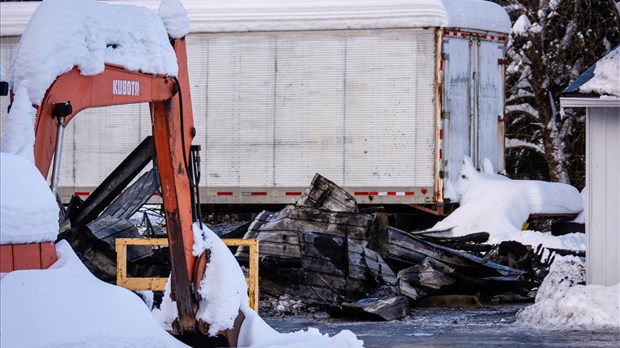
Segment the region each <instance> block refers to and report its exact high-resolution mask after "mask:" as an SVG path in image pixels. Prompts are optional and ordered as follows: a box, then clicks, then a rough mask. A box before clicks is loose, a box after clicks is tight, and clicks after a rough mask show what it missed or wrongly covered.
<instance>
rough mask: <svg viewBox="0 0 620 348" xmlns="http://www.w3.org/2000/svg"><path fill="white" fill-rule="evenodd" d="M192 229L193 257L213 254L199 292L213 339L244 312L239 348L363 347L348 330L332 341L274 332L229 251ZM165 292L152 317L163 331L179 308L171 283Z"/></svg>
mask: <svg viewBox="0 0 620 348" xmlns="http://www.w3.org/2000/svg"><path fill="white" fill-rule="evenodd" d="M193 228H194V248H193V251H192V252H193V254H194V256H198V255H200V254H201V253H202V252H203V251H205V250H207V249H208V250H209V251H210V253H211V254H210V256H209V262H208V263H207V268H206V269H205V275H204V278H203V281H202V283H201V286H200V290H199V292H200V296H201V297H202V300H201V302H200V307H199V310H198V314H197V317H198V318H199V319H202V320H203V321H205V322H206V323H208V324H209V334H210V335H217V333H218V332H219V331H223V330H226V329H230V328H232V327H233V324H234V320H235V318H236V317H237V314H238V312H239V311H240V310H241V311H242V312H243V314H244V315H245V317H246V318H245V320H244V322H243V324H242V325H241V330H240V333H239V342H238V345H239V346H240V347H254V348H259V347H273V348H275V347H299V348H305V347H308V348H310V347H321V346H327V347H342V348H347V347H350V348H357V347H363V341H360V340H358V339H357V337H356V336H355V334H353V333H352V332H351V331H348V330H344V331H342V332H340V333H338V334H336V335H335V336H333V337H330V336H329V335H327V334H326V335H322V334H321V333H320V332H319V330H317V329H309V330H308V331H299V332H294V333H289V334H282V333H279V332H277V331H275V330H274V329H273V328H271V327H270V326H269V325H268V324H267V323H265V321H264V320H263V319H262V318H261V317H260V316H259V315H258V314H256V312H254V311H253V310H252V309H251V308H250V306H249V298H248V287H247V283H246V281H245V276H244V275H243V272H242V271H241V268H240V267H239V264H238V263H237V260H236V259H235V257H234V255H233V254H232V253H231V252H230V249H228V247H227V246H226V245H225V244H224V242H223V241H222V240H221V239H220V238H219V237H218V236H217V235H216V234H215V233H214V232H213V231H211V230H210V229H209V228H208V227H206V226H205V225H202V228H201V225H200V224H199V223H195V224H194V226H193ZM164 292H165V294H164V299H163V301H162V304H161V306H160V309H155V310H154V311H153V314H154V315H155V317H156V318H157V319H158V320H159V321H160V323H161V324H162V325H163V326H164V327H166V328H170V327H171V324H172V322H173V321H174V319H175V318H176V317H177V316H178V314H177V313H178V312H177V309H176V304H175V303H174V302H173V301H172V300H171V299H170V281H168V283H167V284H166V289H165V291H164Z"/></svg>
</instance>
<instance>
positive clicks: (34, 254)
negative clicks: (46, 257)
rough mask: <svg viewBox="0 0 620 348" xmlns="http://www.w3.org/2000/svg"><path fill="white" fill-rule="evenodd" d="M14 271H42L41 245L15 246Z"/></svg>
mask: <svg viewBox="0 0 620 348" xmlns="http://www.w3.org/2000/svg"><path fill="white" fill-rule="evenodd" d="M13 269H14V270H15V271H17V270H24V269H41V249H40V246H39V243H32V244H15V245H13Z"/></svg>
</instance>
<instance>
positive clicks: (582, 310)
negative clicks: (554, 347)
mask: <svg viewBox="0 0 620 348" xmlns="http://www.w3.org/2000/svg"><path fill="white" fill-rule="evenodd" d="M584 263H585V262H584V260H583V259H580V258H577V257H574V256H566V257H558V258H556V260H555V261H554V263H553V264H552V265H551V268H550V271H549V275H547V277H546V278H545V280H544V281H543V283H542V285H541V286H540V289H539V290H538V293H537V294H536V303H535V304H533V305H531V306H529V307H526V308H525V309H523V310H522V311H520V312H519V313H518V314H517V320H518V321H520V322H522V323H525V324H531V325H540V324H545V325H554V326H555V325H562V326H573V327H578V326H588V327H589V328H591V327H613V328H620V284H616V285H614V286H602V285H587V286H586V285H581V284H584V283H585V264H584Z"/></svg>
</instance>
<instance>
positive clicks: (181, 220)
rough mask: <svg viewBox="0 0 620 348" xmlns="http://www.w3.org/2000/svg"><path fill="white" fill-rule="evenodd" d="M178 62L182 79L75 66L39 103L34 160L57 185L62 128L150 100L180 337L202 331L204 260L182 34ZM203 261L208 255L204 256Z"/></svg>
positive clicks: (177, 46) (177, 44) (176, 44)
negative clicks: (196, 250)
mask: <svg viewBox="0 0 620 348" xmlns="http://www.w3.org/2000/svg"><path fill="white" fill-rule="evenodd" d="M171 43H172V45H173V48H174V51H175V53H176V55H177V62H178V65H179V70H178V71H179V72H178V76H176V77H173V76H167V75H150V74H144V73H140V72H132V71H128V70H126V69H124V68H123V67H120V66H114V65H109V64H106V66H105V69H104V71H103V72H102V73H100V74H97V75H94V76H83V75H81V74H80V71H79V69H78V68H77V67H74V68H73V69H72V70H70V71H68V72H66V73H64V74H62V75H60V76H58V78H57V79H56V80H55V82H54V83H53V84H52V85H51V86H50V87H49V89H48V90H47V92H46V94H45V97H44V98H43V100H42V102H41V105H39V106H38V108H37V113H36V121H35V145H34V155H35V164H36V166H37V168H38V169H39V171H40V172H41V174H43V176H44V177H48V174H49V171H50V166H51V165H52V162H53V161H54V172H53V175H52V186H53V187H54V185H55V184H57V175H58V168H59V166H58V164H59V162H60V161H59V159H60V149H61V146H62V137H60V140H58V139H59V134H60V135H62V132H63V130H64V127H65V125H66V124H68V123H69V122H70V121H71V120H72V119H73V117H75V116H77V114H78V113H79V112H80V111H81V110H84V109H87V108H93V107H102V106H110V105H120V104H132V103H145V102H147V103H149V105H150V109H151V120H152V125H153V139H154V144H155V153H156V161H157V167H158V171H159V175H160V183H161V193H162V198H163V208H164V212H165V217H166V228H167V232H168V240H169V245H170V257H171V262H172V284H171V289H172V297H173V299H174V300H175V301H176V303H177V307H178V312H179V317H178V320H177V321H176V322H175V323H174V329H175V331H176V332H177V333H178V334H183V333H189V332H199V333H202V332H203V331H204V328H202V327H203V326H204V325H201V324H200V323H199V322H198V321H197V320H196V317H195V314H196V312H197V309H198V301H199V299H200V297H199V295H198V294H197V289H198V288H199V285H200V280H201V276H202V273H201V272H203V271H204V264H205V262H204V261H203V262H199V264H201V265H203V266H201V267H195V264H196V258H195V257H194V256H193V254H192V247H193V244H194V237H193V230H192V228H193V227H192V224H193V222H194V221H195V220H196V219H198V218H199V217H194V216H193V214H192V194H193V191H192V188H191V184H190V178H189V173H188V170H189V169H188V168H189V163H188V159H189V158H190V148H191V140H192V138H193V137H194V136H195V128H194V121H193V115H192V103H191V96H190V87H189V78H188V69H187V53H186V48H185V39H184V38H181V39H175V40H173V41H171ZM203 258H204V256H203Z"/></svg>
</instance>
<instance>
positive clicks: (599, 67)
mask: <svg viewBox="0 0 620 348" xmlns="http://www.w3.org/2000/svg"><path fill="white" fill-rule="evenodd" d="M579 91H580V92H582V93H597V94H599V95H614V96H616V97H620V46H617V47H616V48H615V49H613V50H612V51H611V52H609V53H608V54H607V55H606V56H605V57H603V58H601V60H599V61H598V62H597V63H596V67H595V68H594V77H593V78H591V79H590V80H588V81H587V82H586V83H584V84H583V85H582V86H581V87H579Z"/></svg>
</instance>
